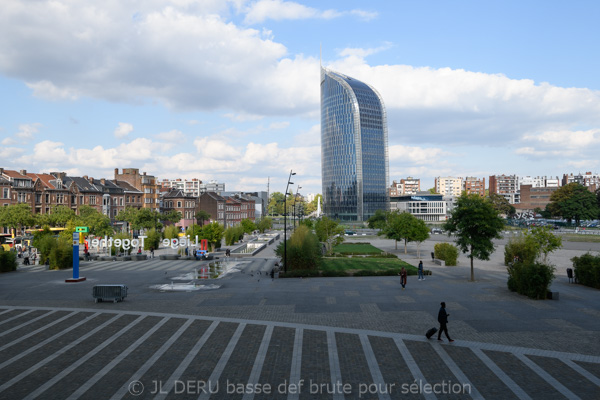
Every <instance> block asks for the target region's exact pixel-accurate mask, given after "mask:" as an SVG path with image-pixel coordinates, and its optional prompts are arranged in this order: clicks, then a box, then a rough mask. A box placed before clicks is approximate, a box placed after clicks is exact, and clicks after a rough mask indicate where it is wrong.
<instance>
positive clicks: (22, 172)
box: [19, 169, 27, 175]
mask: <svg viewBox="0 0 600 400" xmlns="http://www.w3.org/2000/svg"><path fill="white" fill-rule="evenodd" d="M19 173H20V174H21V175H27V170H26V169H22V170H21V171H19Z"/></svg>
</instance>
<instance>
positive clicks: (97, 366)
mask: <svg viewBox="0 0 600 400" xmlns="http://www.w3.org/2000/svg"><path fill="white" fill-rule="evenodd" d="M160 319H161V318H159V317H146V318H144V319H142V320H141V321H140V322H139V323H138V324H137V325H135V326H133V327H132V328H130V329H129V330H128V331H127V332H125V333H124V334H123V335H121V336H119V337H118V338H117V339H116V340H115V341H114V342H112V343H111V344H110V345H109V346H108V347H105V348H104V349H102V350H100V351H99V352H98V353H96V354H94V355H93V356H92V357H91V358H90V359H89V360H88V361H86V362H85V363H84V364H83V365H81V366H80V367H78V368H76V369H75V370H74V371H73V372H71V373H70V374H69V375H68V376H67V377H65V378H63V379H61V380H60V381H58V382H57V383H56V385H54V386H52V387H51V388H50V389H48V390H47V391H46V392H44V394H43V395H42V396H44V397H50V398H52V397H60V396H66V395H70V394H71V393H72V392H74V391H75V390H77V389H78V388H79V387H80V386H81V385H82V384H84V383H85V382H86V381H87V380H88V379H90V378H91V377H92V376H94V375H95V374H96V373H97V372H98V371H100V370H101V369H102V368H104V366H105V365H106V364H108V363H110V362H111V361H112V360H113V359H114V358H115V357H116V356H118V355H119V354H120V353H121V352H122V351H124V350H125V349H127V348H128V347H129V346H130V345H131V344H132V343H133V342H135V341H136V340H137V339H138V338H139V337H140V336H142V335H143V334H144V333H146V332H147V331H148V330H149V329H151V328H152V327H153V326H154V325H155V324H156V323H157V322H158V321H160ZM111 327H112V326H111ZM116 332H117V331H116V330H113V335H114V333H116ZM94 342H95V344H96V346H97V345H100V344H102V342H100V341H94ZM92 350H93V349H92ZM87 354H88V353H86V354H84V355H87ZM48 379H49V378H48Z"/></svg>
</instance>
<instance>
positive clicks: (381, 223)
mask: <svg viewBox="0 0 600 400" xmlns="http://www.w3.org/2000/svg"><path fill="white" fill-rule="evenodd" d="M385 222H386V213H385V211H383V210H375V214H373V215H372V216H371V217H370V218H369V219H368V220H367V225H368V227H369V228H371V229H383V228H384V227H385Z"/></svg>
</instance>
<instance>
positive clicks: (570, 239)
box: [562, 233, 600, 243]
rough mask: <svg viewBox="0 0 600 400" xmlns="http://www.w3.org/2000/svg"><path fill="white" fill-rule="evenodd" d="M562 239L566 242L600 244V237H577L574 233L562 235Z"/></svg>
mask: <svg viewBox="0 0 600 400" xmlns="http://www.w3.org/2000/svg"><path fill="white" fill-rule="evenodd" d="M562 238H563V240H565V241H567V242H590V243H598V242H600V235H577V234H575V233H566V234H564V235H562Z"/></svg>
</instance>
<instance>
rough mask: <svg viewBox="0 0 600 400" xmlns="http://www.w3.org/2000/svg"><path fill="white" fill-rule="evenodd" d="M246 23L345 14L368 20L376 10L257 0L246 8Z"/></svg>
mask: <svg viewBox="0 0 600 400" xmlns="http://www.w3.org/2000/svg"><path fill="white" fill-rule="evenodd" d="M245 12H246V18H245V19H244V22H245V23H246V24H259V23H262V22H264V21H266V20H268V19H272V20H275V21H282V20H299V19H309V18H318V19H333V18H339V17H342V16H345V15H353V16H356V17H358V18H360V19H362V20H364V21H370V20H372V19H374V18H376V17H377V13H376V12H372V11H365V10H359V9H356V10H350V11H338V10H333V9H329V10H318V9H316V8H312V7H307V6H305V5H302V4H300V3H296V2H294V1H283V0H259V1H255V2H252V3H251V4H250V5H249V6H248V7H247V8H246V9H245Z"/></svg>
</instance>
